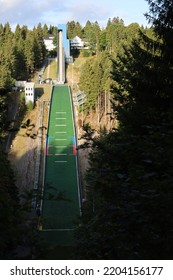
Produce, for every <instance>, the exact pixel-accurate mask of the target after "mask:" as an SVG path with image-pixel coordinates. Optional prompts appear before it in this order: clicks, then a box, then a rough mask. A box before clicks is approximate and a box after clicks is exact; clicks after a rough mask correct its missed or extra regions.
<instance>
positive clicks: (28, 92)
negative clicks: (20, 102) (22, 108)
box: [25, 82, 35, 104]
mask: <svg viewBox="0 0 173 280" xmlns="http://www.w3.org/2000/svg"><path fill="white" fill-rule="evenodd" d="M34 99H35V84H34V83H31V82H30V83H26V84H25V104H28V103H29V102H30V101H31V102H32V103H34Z"/></svg>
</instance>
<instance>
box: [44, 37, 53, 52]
mask: <svg viewBox="0 0 173 280" xmlns="http://www.w3.org/2000/svg"><path fill="white" fill-rule="evenodd" d="M53 39H54V36H53V35H52V34H48V35H47V36H46V37H45V38H44V44H45V46H46V49H47V50H48V51H52V50H54V49H55V46H54V44H53Z"/></svg>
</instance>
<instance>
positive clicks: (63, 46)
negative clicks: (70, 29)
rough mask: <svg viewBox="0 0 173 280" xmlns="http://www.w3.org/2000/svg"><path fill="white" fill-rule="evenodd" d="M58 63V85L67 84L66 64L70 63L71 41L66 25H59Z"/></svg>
mask: <svg viewBox="0 0 173 280" xmlns="http://www.w3.org/2000/svg"><path fill="white" fill-rule="evenodd" d="M57 57H58V59H57V63H58V67H57V69H58V83H59V84H64V83H65V76H66V75H65V63H70V62H71V60H72V57H70V41H69V40H68V39H67V29H66V24H58V50H57Z"/></svg>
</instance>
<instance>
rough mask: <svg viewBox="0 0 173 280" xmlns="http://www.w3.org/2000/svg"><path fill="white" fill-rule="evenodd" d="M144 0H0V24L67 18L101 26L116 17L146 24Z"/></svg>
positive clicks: (51, 20) (30, 23) (48, 21)
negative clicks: (96, 22)
mask: <svg viewBox="0 0 173 280" xmlns="http://www.w3.org/2000/svg"><path fill="white" fill-rule="evenodd" d="M148 11H149V8H148V2H147V1H146V0H0V23H2V24H4V23H6V22H7V21H8V22H9V23H10V25H11V26H15V25H16V24H20V25H27V26H28V27H33V26H36V25H37V24H38V23H39V22H41V24H44V23H46V24H47V25H50V24H51V25H57V24H58V23H66V22H67V21H71V20H74V21H79V23H80V24H81V25H82V26H84V25H85V23H86V21H87V20H90V21H91V22H95V21H98V23H99V25H100V26H101V27H102V26H105V25H106V23H107V21H108V19H109V18H113V17H117V16H118V17H119V18H122V19H123V20H124V23H125V25H128V24H130V23H132V22H138V23H139V24H140V25H142V24H143V25H144V26H146V25H147V21H146V19H145V16H144V13H146V12H148Z"/></svg>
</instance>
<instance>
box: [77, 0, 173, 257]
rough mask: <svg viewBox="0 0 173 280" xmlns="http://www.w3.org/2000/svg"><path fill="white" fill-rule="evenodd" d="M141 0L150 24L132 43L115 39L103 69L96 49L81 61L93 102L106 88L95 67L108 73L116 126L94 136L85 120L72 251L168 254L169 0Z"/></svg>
mask: <svg viewBox="0 0 173 280" xmlns="http://www.w3.org/2000/svg"><path fill="white" fill-rule="evenodd" d="M148 4H149V12H148V14H146V17H147V19H148V20H149V22H150V24H151V26H152V28H151V29H150V30H149V31H148V32H146V30H143V29H140V30H139V32H138V36H133V40H132V41H131V44H122V45H121V47H120V49H118V53H117V51H116V52H115V54H114V55H112V56H111V57H110V61H111V64H110V65H111V67H110V71H108V66H107V67H105V66H104V67H101V70H100V67H97V66H96V65H104V64H101V63H100V59H101V58H100V56H99V55H98V56H97V59H96V60H94V61H90V62H87V65H86V69H85V70H86V75H88V79H87V78H86V79H82V81H81V87H82V88H85V86H86V85H87V82H88V87H89V89H88V96H89V100H88V102H90V106H95V103H93V100H94V98H93V96H94V95H95V100H97V97H98V95H99V94H101V93H102V92H103V91H104V90H105V88H104V87H105V82H103V83H99V85H100V88H99V87H98V86H96V83H97V80H98V78H97V79H95V80H94V75H95V73H97V75H99V73H100V71H103V73H102V74H101V75H100V76H99V77H101V80H100V81H102V79H103V77H104V74H105V75H107V77H111V80H113V83H111V84H110V88H109V89H110V91H111V95H112V96H113V102H112V107H113V111H114V115H115V116H116V118H117V119H118V127H117V128H115V129H114V130H112V131H106V130H105V129H102V130H101V131H100V136H99V137H97V138H96V137H95V138H94V137H93V130H92V129H91V128H90V127H89V125H88V124H87V125H86V127H85V131H86V135H85V138H86V144H85V146H87V145H88V146H89V147H90V148H91V153H90V167H89V169H88V172H87V174H86V179H87V189H86V192H87V193H86V195H87V197H86V198H87V199H86V202H85V207H84V209H83V217H82V220H81V225H80V228H79V229H78V230H77V231H76V237H77V240H78V246H77V252H76V257H78V258H79V259H81V258H82V259H83V258H84V259H172V257H173V249H172V248H173V235H172V232H173V220H172V215H173V208H172V205H173V191H172V186H173V173H172V169H173V149H172V140H173V118H172V117H173V111H172V106H173V95H172V90H173V78H172V77H173V52H172V50H173V41H172V38H173V21H172V19H173V2H172V1H167V0H155V1H151V0H148ZM116 24H117V23H116ZM119 24H120V26H119V28H120V27H121V28H122V29H123V27H122V26H121V23H119ZM116 30H117V29H116ZM124 31H125V29H124ZM113 34H114V35H115V34H116V32H115V30H114V33H113ZM120 34H121V36H123V35H122V34H124V32H121V33H120ZM135 34H136V32H135ZM114 38H115V37H114ZM122 40H123V39H122ZM105 50H106V49H105ZM113 50H114V48H113V49H111V52H110V49H108V51H109V53H108V54H106V55H107V56H110V54H112V53H113ZM102 55H103V54H102ZM103 61H104V62H105V61H106V56H104V60H103ZM99 63H100V64H99ZM95 66H96V67H95ZM108 72H109V73H108ZM81 75H83V76H84V73H82V74H81ZM89 80H90V81H95V83H91V84H90V83H89ZM103 81H104V80H103ZM102 85H103V87H102ZM95 89H97V90H98V91H97V92H96V91H95ZM91 101H92V102H91Z"/></svg>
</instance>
